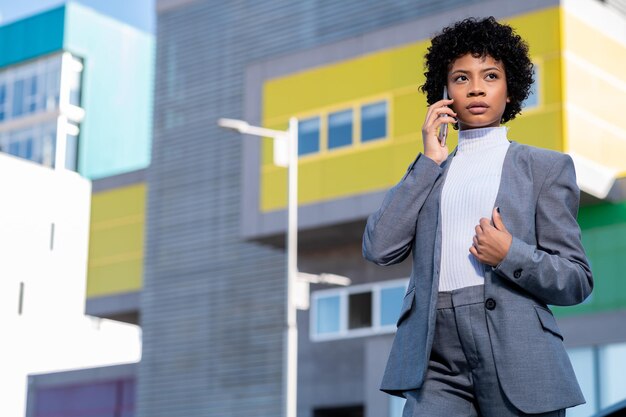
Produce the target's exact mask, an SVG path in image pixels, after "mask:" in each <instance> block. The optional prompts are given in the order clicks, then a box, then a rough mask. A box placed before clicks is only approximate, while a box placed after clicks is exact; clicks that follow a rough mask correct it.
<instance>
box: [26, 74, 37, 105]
mask: <svg viewBox="0 0 626 417" xmlns="http://www.w3.org/2000/svg"><path fill="white" fill-rule="evenodd" d="M28 84H29V85H28V90H29V91H28V112H29V113H34V112H35V110H37V76H35V75H33V76H32V77H30V81H29V83H28Z"/></svg>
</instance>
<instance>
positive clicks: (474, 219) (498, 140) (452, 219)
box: [439, 126, 509, 291]
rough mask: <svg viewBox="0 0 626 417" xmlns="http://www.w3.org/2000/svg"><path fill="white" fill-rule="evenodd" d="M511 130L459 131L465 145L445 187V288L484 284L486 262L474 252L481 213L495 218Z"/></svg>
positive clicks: (453, 162) (442, 281)
mask: <svg viewBox="0 0 626 417" xmlns="http://www.w3.org/2000/svg"><path fill="white" fill-rule="evenodd" d="M506 131H507V128H506V127H504V126H501V127H487V128H481V129H470V130H461V131H459V145H458V148H457V152H456V154H455V156H454V158H452V160H451V164H450V167H449V168H448V173H447V175H446V179H445V183H444V185H443V189H442V191H441V221H442V223H441V233H442V234H441V268H440V274H439V291H451V290H454V289H457V288H462V287H468V286H471V285H482V284H484V265H483V264H481V263H480V262H479V261H478V259H476V258H475V257H474V255H472V254H471V253H470V251H469V248H470V246H472V241H473V237H474V235H475V234H476V231H475V227H476V225H477V224H478V223H479V221H480V218H481V217H486V218H488V219H491V218H492V210H493V207H494V204H495V201H496V196H497V194H498V188H499V186H500V176H501V173H502V164H503V162H504V156H505V155H506V151H507V149H508V148H509V141H508V140H507V136H506Z"/></svg>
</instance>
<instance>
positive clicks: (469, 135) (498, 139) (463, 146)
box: [458, 126, 508, 152]
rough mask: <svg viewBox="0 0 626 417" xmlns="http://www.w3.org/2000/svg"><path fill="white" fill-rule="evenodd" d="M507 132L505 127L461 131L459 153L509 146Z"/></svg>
mask: <svg viewBox="0 0 626 417" xmlns="http://www.w3.org/2000/svg"><path fill="white" fill-rule="evenodd" d="M507 130H508V128H507V127H505V126H498V127H482V128H478V129H466V130H460V131H459V148H458V149H459V152H468V151H473V150H477V149H486V148H491V147H493V146H499V145H505V144H508V139H507V135H506V134H507Z"/></svg>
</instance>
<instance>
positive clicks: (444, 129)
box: [437, 85, 448, 146]
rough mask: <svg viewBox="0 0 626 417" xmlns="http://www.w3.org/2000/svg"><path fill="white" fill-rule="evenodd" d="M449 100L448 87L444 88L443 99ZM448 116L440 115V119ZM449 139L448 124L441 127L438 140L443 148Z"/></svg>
mask: <svg viewBox="0 0 626 417" xmlns="http://www.w3.org/2000/svg"><path fill="white" fill-rule="evenodd" d="M447 98H448V86H446V85H444V86H443V99H444V100H446V99H447ZM445 116H447V115H446V114H440V115H439V117H445ZM447 137H448V124H447V123H443V124H442V125H441V126H439V134H438V135H437V139H439V143H440V144H441V146H446V138H447Z"/></svg>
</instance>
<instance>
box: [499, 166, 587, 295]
mask: <svg viewBox="0 0 626 417" xmlns="http://www.w3.org/2000/svg"><path fill="white" fill-rule="evenodd" d="M579 201H580V190H579V189H578V186H577V185H576V172H575V169H574V163H573V161H572V158H571V157H570V156H569V155H565V154H559V158H557V160H556V161H554V163H553V165H552V166H551V168H550V170H549V172H548V175H547V177H546V180H545V182H544V184H543V186H542V187H541V190H540V192H539V196H538V200H537V207H536V213H535V228H536V231H535V234H536V238H537V244H536V246H535V245H531V244H528V243H526V242H524V241H522V240H520V239H518V238H516V237H515V236H513V241H512V243H511V246H510V248H509V251H508V253H507V254H506V256H505V257H504V259H503V260H502V261H501V262H500V264H498V265H497V266H496V267H495V268H494V271H495V272H497V273H498V274H499V275H501V276H503V277H505V278H507V279H509V280H510V281H512V282H514V283H515V284H517V285H519V286H520V287H522V288H523V289H525V290H526V291H528V292H529V293H531V294H532V295H534V296H535V297H536V298H538V299H539V300H541V301H543V302H545V303H546V304H552V305H573V304H578V303H581V302H583V301H584V300H585V298H587V296H589V294H591V290H592V289H593V277H592V274H591V269H590V267H589V263H588V261H587V257H586V255H585V251H584V249H583V246H582V242H581V232H580V227H579V225H578V222H577V221H576V217H577V215H578V205H579ZM505 216H506V214H505V213H503V217H504V218H506V217H505Z"/></svg>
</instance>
